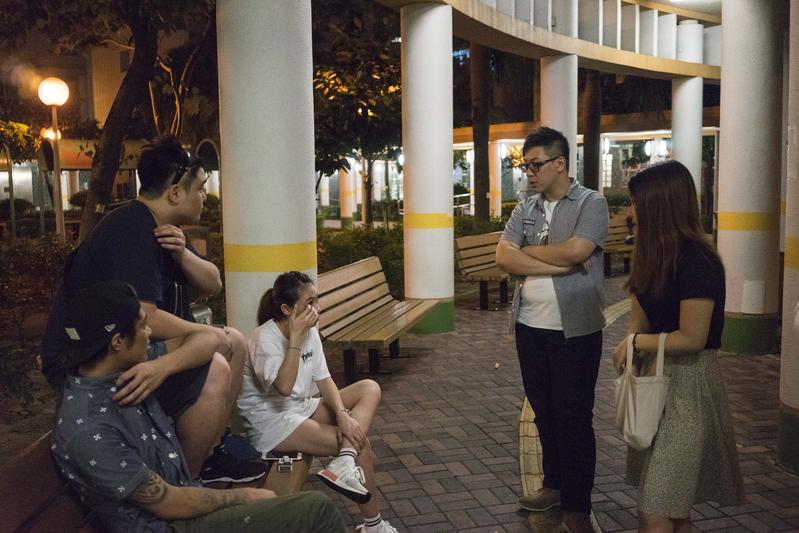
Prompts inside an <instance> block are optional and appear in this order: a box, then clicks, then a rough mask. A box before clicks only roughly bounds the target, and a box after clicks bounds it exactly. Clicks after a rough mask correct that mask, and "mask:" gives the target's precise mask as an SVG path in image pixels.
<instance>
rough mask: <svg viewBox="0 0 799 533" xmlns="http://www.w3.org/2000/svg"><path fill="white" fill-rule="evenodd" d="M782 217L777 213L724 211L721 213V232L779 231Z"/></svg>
mask: <svg viewBox="0 0 799 533" xmlns="http://www.w3.org/2000/svg"><path fill="white" fill-rule="evenodd" d="M779 227H780V217H779V215H778V214H777V213H751V212H746V211H723V212H720V213H719V230H725V231H777V229H778V228H779Z"/></svg>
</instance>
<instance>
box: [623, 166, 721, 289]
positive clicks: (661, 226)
mask: <svg viewBox="0 0 799 533" xmlns="http://www.w3.org/2000/svg"><path fill="white" fill-rule="evenodd" d="M629 188H630V196H632V200H633V206H634V208H635V214H636V217H637V218H638V230H637V234H636V238H635V252H634V253H635V256H634V257H635V260H634V261H633V268H632V272H631V273H630V279H629V280H628V281H627V286H628V288H629V289H630V292H632V293H635V294H647V295H651V296H653V297H655V298H658V297H660V296H662V295H663V290H664V289H665V286H666V284H667V283H668V282H669V280H670V279H671V278H672V277H673V276H674V275H675V273H676V271H677V262H678V261H679V258H680V250H681V248H682V246H683V245H684V244H685V243H688V242H690V243H694V244H695V245H696V246H697V247H698V249H699V250H701V252H702V253H703V254H705V255H706V256H707V257H708V258H709V259H711V260H713V261H714V262H718V264H721V259H719V256H718V254H716V252H715V250H713V248H712V247H711V246H710V244H708V242H707V241H706V240H705V237H704V231H703V229H702V226H701V224H700V223H699V204H698V202H697V198H696V187H694V180H693V179H692V178H691V173H690V172H689V171H688V169H687V168H685V166H684V165H683V164H682V163H679V162H678V161H665V162H663V163H658V164H656V165H652V166H651V167H649V168H646V169H644V170H642V171H641V172H639V173H638V174H636V175H635V176H633V177H632V178H631V179H630V184H629Z"/></svg>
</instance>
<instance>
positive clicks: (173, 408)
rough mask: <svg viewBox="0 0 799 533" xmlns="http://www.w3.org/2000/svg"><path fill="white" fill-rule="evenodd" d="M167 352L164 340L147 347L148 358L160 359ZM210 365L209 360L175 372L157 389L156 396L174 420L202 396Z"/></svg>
mask: <svg viewBox="0 0 799 533" xmlns="http://www.w3.org/2000/svg"><path fill="white" fill-rule="evenodd" d="M165 354H166V343H165V342H163V341H159V342H154V343H152V344H150V346H148V347H147V359H148V360H151V361H152V360H153V359H158V358H159V357H161V356H163V355H165ZM210 367H211V363H210V362H208V363H206V364H204V365H202V366H198V367H196V368H190V369H188V370H184V371H183V372H180V373H178V374H173V375H171V376H169V377H168V378H166V379H165V380H164V382H163V383H161V386H160V387H158V390H156V391H155V396H156V397H157V398H158V401H159V402H160V403H161V407H162V408H163V409H164V412H165V413H166V414H167V416H169V417H171V418H172V420H177V419H178V418H180V415H182V414H183V413H184V411H186V409H188V408H189V407H191V406H192V405H194V402H196V401H197V398H199V397H200V392H202V390H203V387H204V386H205V380H206V379H207V378H208V369H209V368H210Z"/></svg>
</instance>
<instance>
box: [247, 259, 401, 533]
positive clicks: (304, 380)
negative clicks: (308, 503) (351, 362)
mask: <svg viewBox="0 0 799 533" xmlns="http://www.w3.org/2000/svg"><path fill="white" fill-rule="evenodd" d="M318 319H319V304H318V302H317V297H316V287H314V284H313V282H312V281H311V278H309V277H308V276H306V275H305V274H303V273H302V272H285V273H283V274H281V275H280V276H278V278H277V280H275V285H274V287H272V288H271V289H269V290H267V291H266V293H264V295H263V296H262V297H261V302H260V305H259V306H258V323H259V324H260V326H258V327H257V328H256V329H255V331H254V332H253V334H252V336H251V337H250V342H249V348H250V349H249V359H248V360H247V362H246V363H245V365H244V381H243V383H242V388H241V394H240V395H239V401H238V407H239V412H240V413H241V415H242V417H243V418H244V421H245V427H246V429H247V437H248V438H249V439H250V442H251V443H252V445H253V446H255V448H256V449H258V450H260V451H261V452H269V451H272V450H274V451H275V452H277V453H279V452H295V451H299V452H303V453H308V454H311V455H316V456H319V457H328V456H331V455H332V456H336V457H335V459H333V461H331V462H330V464H329V465H328V467H327V468H326V469H324V470H322V471H321V472H319V477H320V479H321V480H322V481H323V482H324V483H325V484H327V485H328V486H329V487H330V488H332V489H334V490H336V491H338V492H340V493H341V494H343V495H345V496H347V497H348V498H350V499H351V500H353V501H355V502H357V503H358V504H360V510H361V514H362V515H363V517H364V524H363V525H361V526H358V528H357V530H358V531H360V532H362V533H396V531H397V530H396V529H394V528H393V527H392V526H391V525H390V524H389V523H388V522H386V521H385V520H383V519H382V518H381V516H380V510H379V508H378V506H377V502H376V501H375V500H376V498H373V497H372V493H373V492H374V488H375V487H374V471H373V462H374V459H373V456H372V448H371V445H370V443H369V439H368V438H367V436H366V434H367V432H368V431H369V426H370V425H371V424H372V420H373V419H374V415H375V411H377V405H378V404H379V403H380V386H379V385H378V384H377V383H375V382H374V381H372V380H368V379H365V380H361V381H359V382H357V383H354V384H352V385H350V386H348V387H345V388H343V389H341V390H340V391H339V390H338V388H337V387H336V384H335V383H334V382H333V379H332V378H331V377H330V372H328V369H327V362H326V361H325V354H324V352H323V351H322V341H321V339H320V338H319V331H318V330H317V329H316V323H317V321H318ZM319 395H321V399H320V398H319V397H318V396H319Z"/></svg>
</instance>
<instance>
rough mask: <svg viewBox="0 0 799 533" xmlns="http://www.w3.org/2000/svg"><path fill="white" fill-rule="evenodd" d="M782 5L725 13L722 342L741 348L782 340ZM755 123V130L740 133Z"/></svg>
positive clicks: (767, 346) (746, 4)
mask: <svg viewBox="0 0 799 533" xmlns="http://www.w3.org/2000/svg"><path fill="white" fill-rule="evenodd" d="M780 11H781V10H780V6H779V3H777V2H758V1H756V0H728V1H727V2H725V3H724V11H723V13H722V17H723V19H722V24H723V25H724V31H723V32H722V70H723V72H724V82H723V83H722V84H721V124H720V130H721V140H720V142H719V145H720V157H719V201H718V209H719V214H718V230H719V231H718V249H719V253H720V254H721V257H722V259H723V260H724V264H725V267H726V272H727V305H726V310H725V315H726V321H725V327H724V336H723V339H722V348H723V349H724V350H726V351H731V352H737V353H773V352H774V351H775V350H776V348H777V305H778V298H779V287H778V284H779V235H778V229H779V199H780V150H781V124H780V120H779V117H781V116H782V98H781V96H782V31H781V29H780V24H781V22H780V17H781V16H782V13H781V12H780ZM753 125H757V126H756V130H757V135H742V134H741V133H742V132H746V131H752V127H753ZM752 154H757V156H753V155H752Z"/></svg>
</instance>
